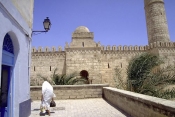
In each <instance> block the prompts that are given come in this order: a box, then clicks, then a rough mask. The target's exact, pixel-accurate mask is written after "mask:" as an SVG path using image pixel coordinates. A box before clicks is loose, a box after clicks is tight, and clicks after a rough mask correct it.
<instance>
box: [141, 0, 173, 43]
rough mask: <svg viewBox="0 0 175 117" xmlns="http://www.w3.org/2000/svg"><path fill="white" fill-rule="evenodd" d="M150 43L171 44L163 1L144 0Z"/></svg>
mask: <svg viewBox="0 0 175 117" xmlns="http://www.w3.org/2000/svg"><path fill="white" fill-rule="evenodd" d="M144 5H145V14H146V24H147V34H148V43H149V44H150V43H154V42H157V41H161V42H169V41H170V37H169V32H168V25H167V20H166V13H165V8H164V1H163V0H144Z"/></svg>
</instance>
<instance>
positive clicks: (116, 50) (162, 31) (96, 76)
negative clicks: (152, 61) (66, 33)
mask: <svg viewBox="0 0 175 117" xmlns="http://www.w3.org/2000/svg"><path fill="white" fill-rule="evenodd" d="M144 2H145V14H146V21H147V22H146V23H147V32H148V43H149V44H148V45H146V46H137V45H136V46H121V45H119V46H115V45H114V46H102V45H101V44H100V42H95V41H94V33H93V32H90V31H89V29H88V28H87V27H85V26H80V27H78V28H76V30H75V31H74V32H73V34H72V41H71V43H70V44H68V43H66V45H65V47H64V50H63V49H62V48H61V47H58V50H57V49H56V48H55V47H52V48H49V47H45V48H44V49H43V48H42V47H39V48H38V49H36V48H35V47H34V48H33V49H32V65H31V70H30V71H31V81H34V82H35V81H37V80H38V81H39V79H38V78H37V74H41V75H42V76H48V77H49V76H50V75H51V74H52V73H53V70H54V69H55V68H58V73H59V74H69V73H72V72H74V71H76V72H81V71H83V70H85V71H86V72H87V73H88V77H89V79H92V83H93V84H99V83H109V85H110V86H115V82H114V74H115V70H114V69H115V68H116V67H118V68H119V69H121V70H122V76H123V79H124V80H126V67H127V66H128V62H129V61H130V59H131V58H132V57H134V56H137V55H140V54H142V53H146V52H148V53H154V54H157V55H159V56H161V57H162V58H164V59H165V64H164V65H170V64H171V65H172V64H173V65H174V63H175V43H174V42H171V41H170V39H169V34H168V26H167V22H166V15H165V9H164V2H163V0H144Z"/></svg>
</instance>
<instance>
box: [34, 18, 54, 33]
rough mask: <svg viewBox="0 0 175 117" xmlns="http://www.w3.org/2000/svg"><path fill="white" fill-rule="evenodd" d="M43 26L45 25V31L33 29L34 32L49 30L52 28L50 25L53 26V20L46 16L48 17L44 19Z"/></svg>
mask: <svg viewBox="0 0 175 117" xmlns="http://www.w3.org/2000/svg"><path fill="white" fill-rule="evenodd" d="M43 26H44V29H45V31H32V33H34V32H48V30H50V27H51V22H50V19H49V18H48V17H46V19H44V21H43Z"/></svg>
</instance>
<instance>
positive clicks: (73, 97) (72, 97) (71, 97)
mask: <svg viewBox="0 0 175 117" xmlns="http://www.w3.org/2000/svg"><path fill="white" fill-rule="evenodd" d="M69 98H70V99H76V98H77V96H70V97H69Z"/></svg>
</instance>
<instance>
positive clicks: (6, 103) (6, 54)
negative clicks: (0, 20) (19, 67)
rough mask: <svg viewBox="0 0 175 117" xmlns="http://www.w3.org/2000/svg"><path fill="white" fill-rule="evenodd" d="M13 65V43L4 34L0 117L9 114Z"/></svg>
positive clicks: (6, 116) (7, 35) (0, 84)
mask: <svg viewBox="0 0 175 117" xmlns="http://www.w3.org/2000/svg"><path fill="white" fill-rule="evenodd" d="M13 65H14V50H13V43H12V40H11V37H10V35H9V34H6V35H5V37H4V41H3V50H2V65H1V79H0V81H1V83H0V115H1V117H8V116H9V113H10V112H11V108H10V107H11V106H12V105H11V100H12V97H11V96H12V86H11V84H12V83H11V80H12V74H11V73H12V70H13Z"/></svg>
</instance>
